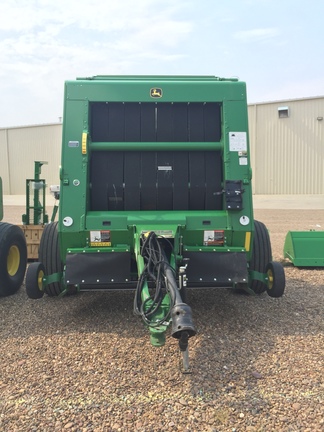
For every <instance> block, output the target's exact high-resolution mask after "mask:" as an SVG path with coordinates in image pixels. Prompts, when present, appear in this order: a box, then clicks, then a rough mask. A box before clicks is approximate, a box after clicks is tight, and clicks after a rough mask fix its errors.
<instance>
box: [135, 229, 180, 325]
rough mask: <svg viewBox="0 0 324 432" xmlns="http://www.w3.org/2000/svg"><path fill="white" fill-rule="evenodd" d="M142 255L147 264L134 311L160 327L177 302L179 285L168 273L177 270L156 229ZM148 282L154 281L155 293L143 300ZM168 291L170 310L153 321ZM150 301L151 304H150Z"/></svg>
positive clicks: (138, 288) (141, 277)
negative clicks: (172, 280) (168, 257)
mask: <svg viewBox="0 0 324 432" xmlns="http://www.w3.org/2000/svg"><path fill="white" fill-rule="evenodd" d="M163 240H165V239H163ZM168 243H169V244H171V243H170V242H168ZM141 255H142V257H143V259H144V264H145V265H144V269H143V271H142V273H141V275H140V277H139V279H138V282H137V286H136V291H135V298H134V313H135V314H136V315H140V316H141V317H142V319H143V321H144V322H145V323H146V324H147V325H148V326H150V327H158V326H159V325H161V324H163V323H164V322H165V321H167V320H168V319H169V318H170V315H171V310H172V308H173V306H174V305H175V302H176V297H177V293H176V290H177V286H174V284H172V283H171V282H170V281H169V278H168V277H167V275H166V272H167V270H171V271H172V273H173V274H174V275H175V270H174V268H172V266H171V265H170V263H169V262H168V261H167V259H166V256H165V253H164V250H163V249H162V245H161V242H160V241H159V238H158V236H157V235H156V233H155V232H154V231H151V232H150V233H149V234H148V235H147V236H146V238H145V240H144V241H143V244H142V247H141ZM148 282H153V283H154V293H152V294H151V295H150V296H149V297H148V298H147V299H145V300H144V301H143V300H142V291H143V289H144V286H145V283H148ZM166 293H169V295H170V307H169V310H168V311H167V313H166V314H165V316H164V317H163V318H161V319H159V320H156V321H154V322H152V321H151V317H152V316H154V314H155V313H156V312H157V311H158V309H159V308H160V306H161V304H162V301H163V298H164V296H165V294H166ZM148 303H151V304H149V306H148Z"/></svg>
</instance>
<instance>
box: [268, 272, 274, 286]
mask: <svg viewBox="0 0 324 432" xmlns="http://www.w3.org/2000/svg"><path fill="white" fill-rule="evenodd" d="M273 280H274V278H273V273H272V271H271V270H268V288H269V289H272V287H273Z"/></svg>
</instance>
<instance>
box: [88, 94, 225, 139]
mask: <svg viewBox="0 0 324 432" xmlns="http://www.w3.org/2000/svg"><path fill="white" fill-rule="evenodd" d="M90 133H91V140H92V142H219V141H220V139H221V104H220V103H218V102H206V103H204V102H188V103H186V102H174V103H171V102H142V103H140V102H125V103H123V102H92V103H90Z"/></svg>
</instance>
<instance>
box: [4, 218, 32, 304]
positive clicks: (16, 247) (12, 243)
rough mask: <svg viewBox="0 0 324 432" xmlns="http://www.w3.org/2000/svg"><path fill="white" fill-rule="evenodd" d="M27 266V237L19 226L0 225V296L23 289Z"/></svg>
mask: <svg viewBox="0 0 324 432" xmlns="http://www.w3.org/2000/svg"><path fill="white" fill-rule="evenodd" d="M26 266H27V245H26V239H25V235H24V233H23V231H22V229H20V228H19V227H18V226H16V225H12V224H9V223H6V222H1V223H0V296H8V295H12V294H15V293H16V292H17V291H18V290H19V288H20V287H21V285H22V283H23V281H24V277H25V272H26Z"/></svg>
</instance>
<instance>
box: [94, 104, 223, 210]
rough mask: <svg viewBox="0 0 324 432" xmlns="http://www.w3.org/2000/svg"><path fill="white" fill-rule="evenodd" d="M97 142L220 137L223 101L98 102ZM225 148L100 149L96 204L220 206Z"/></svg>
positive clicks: (167, 207)
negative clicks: (215, 149) (210, 149)
mask: <svg viewBox="0 0 324 432" xmlns="http://www.w3.org/2000/svg"><path fill="white" fill-rule="evenodd" d="M90 118H91V128H90V131H91V140H92V142H218V141H220V139H221V104H219V103H215V102H210V103H202V102H191V103H185V102H179V103H164V102H163V103H161V102H159V103H155V102H147V103H146V102H145V103H138V102H134V103H132V102H127V103H122V102H109V103H108V102H107V103H105V102H96V103H92V104H91V105H90ZM222 178H223V174H222V159H221V152H220V151H177V150H175V151H140V150H138V151H125V152H121V151H98V152H93V153H92V155H91V165H90V184H91V190H90V197H91V198H90V206H91V210H95V211H99V210H109V211H113V210H220V209H221V208H222V196H221V190H222V185H221V182H222Z"/></svg>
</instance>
